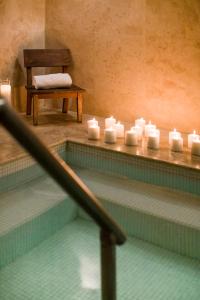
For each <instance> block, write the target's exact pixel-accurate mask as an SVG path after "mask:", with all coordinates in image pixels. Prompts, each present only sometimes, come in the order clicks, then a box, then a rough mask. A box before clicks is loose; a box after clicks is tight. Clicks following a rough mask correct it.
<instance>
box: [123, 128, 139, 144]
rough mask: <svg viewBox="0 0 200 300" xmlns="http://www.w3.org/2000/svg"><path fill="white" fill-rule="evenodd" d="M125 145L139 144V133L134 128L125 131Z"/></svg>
mask: <svg viewBox="0 0 200 300" xmlns="http://www.w3.org/2000/svg"><path fill="white" fill-rule="evenodd" d="M125 145H127V146H137V145H138V133H137V131H134V130H132V129H131V130H127V131H126V132H125Z"/></svg>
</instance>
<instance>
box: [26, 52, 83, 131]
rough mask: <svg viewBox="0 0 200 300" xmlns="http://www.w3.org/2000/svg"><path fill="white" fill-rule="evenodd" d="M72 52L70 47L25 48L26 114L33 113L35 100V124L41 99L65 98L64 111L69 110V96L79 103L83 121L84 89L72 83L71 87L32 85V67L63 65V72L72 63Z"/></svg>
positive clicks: (79, 118)
mask: <svg viewBox="0 0 200 300" xmlns="http://www.w3.org/2000/svg"><path fill="white" fill-rule="evenodd" d="M70 62H71V59H70V52H69V50H68V49H24V66H25V67H26V71H27V85H26V89H27V106H26V114H27V115H31V107H32V102H33V124H34V125H37V124H38V111H39V100H40V99H58V98H62V99H63V106H62V112H63V113H67V112H68V102H69V98H75V99H76V103H77V122H82V102H83V92H84V91H85V90H84V89H82V88H80V87H78V86H76V85H74V84H73V85H72V86H71V87H69V88H51V89H35V87H34V86H33V85H32V68H35V67H61V68H62V72H66V71H67V67H68V66H69V65H70Z"/></svg>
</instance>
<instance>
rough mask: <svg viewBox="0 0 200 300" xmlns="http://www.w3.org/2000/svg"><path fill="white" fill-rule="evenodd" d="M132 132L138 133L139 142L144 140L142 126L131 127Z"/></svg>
mask: <svg viewBox="0 0 200 300" xmlns="http://www.w3.org/2000/svg"><path fill="white" fill-rule="evenodd" d="M131 130H133V131H134V132H137V135H138V140H141V139H142V134H143V129H142V127H141V126H139V125H135V126H133V127H131Z"/></svg>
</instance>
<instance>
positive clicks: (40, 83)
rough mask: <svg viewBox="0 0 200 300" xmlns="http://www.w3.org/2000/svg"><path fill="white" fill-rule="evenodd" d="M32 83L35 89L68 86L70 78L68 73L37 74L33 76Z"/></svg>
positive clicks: (70, 81)
mask: <svg viewBox="0 0 200 300" xmlns="http://www.w3.org/2000/svg"><path fill="white" fill-rule="evenodd" d="M33 85H34V86H35V88H36V89H51V88H61V87H70V86H71V85H72V78H71V76H70V75H69V74H68V73H56V74H48V75H38V76H33Z"/></svg>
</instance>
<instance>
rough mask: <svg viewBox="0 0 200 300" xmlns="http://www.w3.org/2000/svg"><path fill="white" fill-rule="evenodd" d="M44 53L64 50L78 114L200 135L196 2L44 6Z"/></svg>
mask: <svg viewBox="0 0 200 300" xmlns="http://www.w3.org/2000/svg"><path fill="white" fill-rule="evenodd" d="M46 46H47V47H68V48H70V49H71V52H72V56H73V60H74V65H73V68H72V69H71V73H72V75H73V78H74V81H75V82H76V83H77V84H80V85H81V86H83V87H85V88H86V89H87V95H86V96H85V104H84V111H85V112H87V113H91V114H96V115H100V116H109V115H111V114H112V115H114V116H116V117H117V118H118V119H120V120H122V121H123V120H124V121H131V120H134V118H136V117H139V116H143V117H144V118H146V119H151V120H152V121H153V122H155V123H156V124H157V125H158V126H159V127H163V128H167V129H169V128H172V127H176V128H178V129H180V130H182V131H190V130H192V129H193V128H195V129H197V130H199V131H200V118H199V116H200V1H199V0H166V1H163V0H124V1H121V0H101V1H98V0H84V1H82V0H73V1H70V0H59V1H57V0H46Z"/></svg>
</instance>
